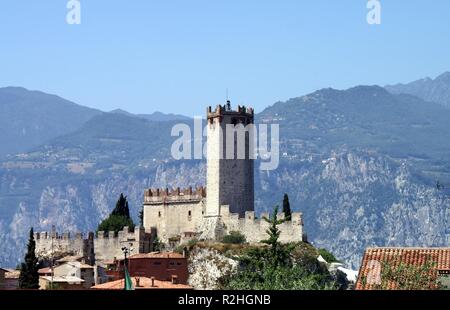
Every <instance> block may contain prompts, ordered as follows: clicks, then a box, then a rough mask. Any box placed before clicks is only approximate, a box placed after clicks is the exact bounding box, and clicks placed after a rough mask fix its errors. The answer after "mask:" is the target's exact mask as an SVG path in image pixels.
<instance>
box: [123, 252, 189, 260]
mask: <svg viewBox="0 0 450 310" xmlns="http://www.w3.org/2000/svg"><path fill="white" fill-rule="evenodd" d="M129 258H130V259H137V258H185V257H184V256H183V255H182V254H179V253H175V252H151V253H139V254H134V255H131V256H130V257H129Z"/></svg>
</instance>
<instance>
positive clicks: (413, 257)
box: [356, 248, 450, 290]
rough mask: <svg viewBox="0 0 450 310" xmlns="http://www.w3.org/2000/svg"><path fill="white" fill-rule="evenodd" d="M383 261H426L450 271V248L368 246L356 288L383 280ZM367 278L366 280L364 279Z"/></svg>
mask: <svg viewBox="0 0 450 310" xmlns="http://www.w3.org/2000/svg"><path fill="white" fill-rule="evenodd" d="M381 262H384V263H387V264H389V265H390V266H392V267H396V266H399V265H400V264H407V265H412V266H420V265H423V264H425V263H426V262H430V263H433V264H435V266H434V269H435V270H438V271H446V272H448V271H450V248H368V249H366V251H365V253H364V257H363V260H362V263H361V268H360V270H359V276H358V281H357V283H356V289H357V290H358V289H359V290H363V289H372V288H374V284H370V283H377V282H378V283H379V282H380V281H381V279H380V274H381V268H382V266H381V264H380V263H381ZM363 278H365V280H366V281H363Z"/></svg>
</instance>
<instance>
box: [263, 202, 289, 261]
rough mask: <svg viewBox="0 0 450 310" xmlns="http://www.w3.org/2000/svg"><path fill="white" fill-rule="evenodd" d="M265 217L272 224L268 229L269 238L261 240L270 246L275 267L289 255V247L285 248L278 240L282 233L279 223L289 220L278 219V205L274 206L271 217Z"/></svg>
mask: <svg viewBox="0 0 450 310" xmlns="http://www.w3.org/2000/svg"><path fill="white" fill-rule="evenodd" d="M263 219H264V221H266V222H267V223H269V224H270V226H269V229H267V230H266V233H267V234H268V235H269V238H268V239H266V240H262V241H261V242H262V243H265V244H267V245H269V246H270V254H271V260H272V265H273V267H276V266H278V265H280V264H283V263H285V262H286V260H287V258H288V257H287V256H288V255H289V253H288V252H289V249H286V248H284V247H283V246H282V245H281V244H280V243H279V242H278V239H279V238H280V234H281V230H279V229H278V225H281V224H283V223H284V222H286V221H287V219H278V206H276V207H275V208H274V210H273V213H272V216H271V217H270V218H267V217H263Z"/></svg>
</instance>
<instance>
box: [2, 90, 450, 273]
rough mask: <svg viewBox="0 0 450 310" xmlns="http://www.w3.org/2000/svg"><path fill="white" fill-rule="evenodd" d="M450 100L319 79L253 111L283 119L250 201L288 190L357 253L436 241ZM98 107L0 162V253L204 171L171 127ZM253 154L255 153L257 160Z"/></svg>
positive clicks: (80, 225)
mask: <svg viewBox="0 0 450 310" xmlns="http://www.w3.org/2000/svg"><path fill="white" fill-rule="evenodd" d="M449 120H450V110H447V109H445V108H443V107H442V106H440V105H438V104H432V103H429V102H425V101H422V100H420V99H418V98H415V97H412V96H405V95H400V96H397V95H392V94H390V93H388V92H387V91H385V90H384V89H383V88H381V87H377V86H371V87H369V86H365V87H355V88H352V89H349V90H345V91H337V90H332V89H324V90H320V91H317V92H315V93H313V94H310V95H307V96H303V97H299V98H294V99H291V100H289V101H287V102H279V103H276V104H274V105H273V106H271V107H268V108H267V109H266V110H264V111H262V112H261V113H260V114H258V115H257V121H258V122H265V123H273V122H278V123H280V137H281V145H280V147H281V152H280V154H282V158H281V163H280V167H279V168H278V169H277V170H275V171H270V172H260V171H259V170H258V171H256V173H255V182H256V191H255V196H256V197H255V198H256V199H255V201H256V206H257V211H258V212H261V211H263V210H269V209H270V208H272V207H273V205H274V204H277V203H278V204H279V203H281V200H282V197H283V193H284V192H287V193H289V196H290V200H291V206H292V207H293V208H294V210H300V211H302V212H303V213H304V217H305V227H306V231H307V233H308V237H309V240H310V241H311V242H314V243H315V244H316V245H317V246H320V247H327V248H329V249H331V250H332V251H333V252H334V253H336V255H337V256H338V257H339V258H340V259H342V260H344V261H348V262H349V263H352V264H353V266H355V267H356V266H357V265H358V264H359V260H360V257H361V255H362V253H363V250H364V248H365V247H367V246H373V245H378V246H383V245H396V246H413V245H414V246H442V245H446V244H447V245H448V241H447V240H446V237H447V235H450V227H449V222H448V218H449V216H450V211H449V210H450V204H449V201H450V199H449V198H450V193H448V192H445V191H441V190H438V189H437V188H436V186H435V184H436V180H440V181H441V182H442V183H445V184H450V182H449V180H450V162H449V158H450V156H449V155H450V146H449V144H448V143H446V141H447V139H446V137H448V136H449V128H448V127H449V126H448V123H449ZM174 123H175V122H149V121H147V120H144V119H137V118H135V117H130V116H126V115H122V114H110V113H105V114H101V115H98V116H97V117H96V118H94V119H92V120H91V121H88V122H87V123H85V125H84V126H82V127H81V128H80V129H78V130H76V131H75V132H73V133H70V134H67V135H65V136H63V137H59V138H56V139H54V140H52V141H51V142H49V143H46V144H45V145H44V146H41V147H37V148H35V149H34V151H33V152H29V153H27V154H26V155H23V156H17V157H15V158H10V159H8V160H6V161H3V162H1V167H0V265H4V264H6V263H8V264H9V265H15V263H16V262H17V260H18V259H19V258H20V256H21V253H18V252H15V251H11V249H15V248H17V249H20V248H21V249H23V248H24V245H25V239H26V235H27V230H28V229H29V227H30V226H31V225H33V226H35V227H36V229H37V230H43V229H49V228H50V227H51V224H52V223H56V224H57V228H58V229H60V230H88V229H95V226H96V224H97V223H98V221H99V220H100V218H102V217H104V216H106V215H107V214H108V212H109V211H110V210H111V209H112V208H113V206H114V202H115V200H116V199H117V197H118V195H119V194H120V193H121V192H124V193H125V194H127V195H128V196H129V198H130V207H131V209H132V214H133V215H134V217H135V218H136V217H137V213H138V210H139V208H140V206H141V203H142V195H143V190H144V189H145V188H146V187H153V186H163V187H165V186H168V187H175V186H188V185H199V184H204V183H205V165H204V162H203V161H183V162H179V161H174V160H173V159H171V156H170V146H171V144H172V142H173V141H174V139H175V138H174V137H171V136H170V129H171V127H172V125H173V124H174ZM256 166H258V165H256Z"/></svg>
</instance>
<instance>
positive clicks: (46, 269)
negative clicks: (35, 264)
mask: <svg viewBox="0 0 450 310" xmlns="http://www.w3.org/2000/svg"><path fill="white" fill-rule="evenodd" d="M38 273H39V274H47V273H52V268H50V267H45V268H41V269H39V270H38Z"/></svg>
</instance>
